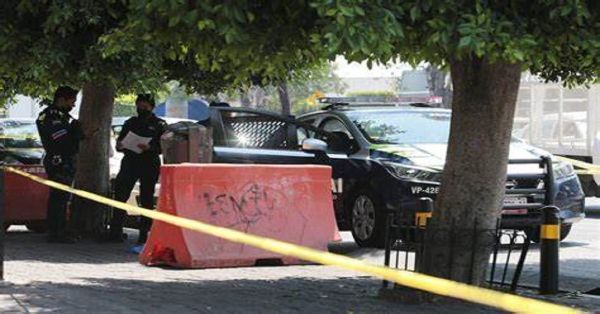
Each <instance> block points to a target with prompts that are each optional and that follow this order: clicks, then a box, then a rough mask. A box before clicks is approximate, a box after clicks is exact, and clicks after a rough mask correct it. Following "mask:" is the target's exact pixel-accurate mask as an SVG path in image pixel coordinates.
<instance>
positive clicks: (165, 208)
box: [140, 164, 340, 268]
mask: <svg viewBox="0 0 600 314" xmlns="http://www.w3.org/2000/svg"><path fill="white" fill-rule="evenodd" d="M158 210H160V211H162V212H165V213H169V214H173V215H177V216H180V217H185V218H190V219H194V220H199V221H202V222H205V223H209V224H213V225H217V226H222V227H227V228H231V229H235V230H239V231H243V232H246V233H250V234H255V235H259V236H264V237H270V238H275V239H278V240H282V241H287V242H291V243H295V244H299V245H304V246H307V247H310V248H314V249H317V250H327V245H328V243H329V242H330V241H332V240H338V239H339V238H340V236H339V233H338V229H337V226H336V221H335V216H334V210H333V201H332V193H331V168H330V167H328V166H316V165H225V164H183V165H165V166H163V167H162V169H161V190H160V197H159V203H158ZM261 262H265V264H267V263H268V264H283V265H290V264H303V263H304V262H303V261H301V260H298V259H296V258H292V257H287V256H283V255H278V254H276V253H272V252H268V251H264V250H261V249H257V248H254V247H251V246H247V245H243V244H238V243H234V242H230V241H227V240H224V239H220V238H216V237H213V236H209V235H205V234H202V233H197V232H194V231H190V230H187V229H182V228H179V227H176V226H173V225H170V224H166V223H163V222H160V221H155V222H154V224H153V226H152V230H151V232H150V237H149V239H148V242H147V243H146V245H145V247H144V250H143V251H142V253H141V254H140V263H142V264H144V265H170V266H174V267H181V268H212V267H236V266H253V265H255V264H257V263H258V264H261Z"/></svg>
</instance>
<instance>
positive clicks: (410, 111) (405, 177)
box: [206, 104, 584, 246]
mask: <svg viewBox="0 0 600 314" xmlns="http://www.w3.org/2000/svg"><path fill="white" fill-rule="evenodd" d="M450 115H451V112H450V111H449V110H445V109H434V108H424V107H421V106H410V105H409V106H393V107H390V106H383V105H380V106H377V105H375V106H374V105H368V106H355V105H347V104H336V105H330V106H327V107H326V108H325V109H324V110H321V111H318V112H313V113H309V114H306V115H303V116H300V117H298V118H293V117H285V116H281V115H278V114H274V113H269V112H262V111H256V110H251V109H244V108H221V107H219V108H211V117H210V119H209V120H210V121H206V123H210V125H211V126H212V128H213V136H214V162H223V163H269V164H273V163H274V164H329V165H331V166H332V168H333V177H332V190H333V199H334V207H335V214H336V219H337V222H338V226H339V228H340V230H350V231H352V235H353V236H354V239H355V241H356V242H357V243H358V244H359V245H360V246H380V245H381V244H382V243H383V236H384V224H385V217H386V215H385V213H386V211H389V210H400V211H401V212H402V211H405V212H406V215H407V217H410V216H411V215H413V214H414V210H415V209H414V208H401V207H402V206H403V205H402V204H408V203H410V201H411V200H417V199H419V198H421V197H431V198H435V196H436V194H437V193H438V190H439V182H440V178H441V172H442V169H443V165H444V161H445V154H446V148H447V142H448V136H449V130H450ZM545 155H549V154H548V153H547V152H544V151H541V150H539V149H536V148H534V147H532V146H529V145H527V144H525V143H523V142H520V141H518V140H514V141H513V143H512V144H511V151H510V159H511V162H514V163H515V164H514V165H509V169H508V171H509V176H508V178H507V193H506V194H507V196H506V198H505V207H504V210H503V217H502V226H503V227H511V228H522V229H524V230H526V231H528V233H529V234H530V238H532V239H533V240H536V238H538V239H539V234H537V230H539V228H538V225H539V224H540V212H539V208H540V207H541V206H542V205H543V204H555V205H556V206H558V207H559V208H560V209H561V212H560V215H561V218H562V223H563V227H562V228H561V233H562V234H561V237H562V238H564V237H566V236H567V234H568V233H569V231H570V229H571V224H572V223H574V222H576V221H578V220H580V219H583V217H584V214H583V209H584V195H583V192H582V190H581V185H580V183H579V181H578V179H577V176H576V175H575V172H574V171H573V167H572V166H571V165H570V164H568V163H563V162H554V163H552V162H549V164H551V166H550V165H549V168H547V169H546V171H547V172H549V173H544V169H543V168H540V165H542V164H543V163H542V159H541V157H542V156H545ZM548 169H550V170H548ZM545 180H546V181H545ZM548 180H549V181H548ZM545 182H547V183H545ZM549 182H552V183H551V184H548V183H549ZM544 185H546V186H548V185H550V186H551V187H550V188H549V189H544ZM539 191H541V193H536V192H539Z"/></svg>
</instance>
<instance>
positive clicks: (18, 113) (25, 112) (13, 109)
mask: <svg viewBox="0 0 600 314" xmlns="http://www.w3.org/2000/svg"><path fill="white" fill-rule="evenodd" d="M80 106H81V93H79V94H78V95H77V101H75V108H73V110H72V111H71V115H72V116H74V117H77V116H78V115H79V107H80ZM42 110H44V106H40V104H39V102H38V101H37V100H36V99H33V98H31V97H27V96H23V95H17V97H15V101H14V102H12V103H10V104H8V105H7V118H37V116H38V114H39V113H40V111H42Z"/></svg>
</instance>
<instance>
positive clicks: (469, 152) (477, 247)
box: [424, 59, 521, 285]
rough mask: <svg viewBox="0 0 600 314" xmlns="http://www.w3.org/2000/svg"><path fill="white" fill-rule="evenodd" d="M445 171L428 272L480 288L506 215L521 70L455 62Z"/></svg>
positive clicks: (430, 230) (475, 61) (477, 61)
mask: <svg viewBox="0 0 600 314" xmlns="http://www.w3.org/2000/svg"><path fill="white" fill-rule="evenodd" d="M450 70H451V75H452V80H453V85H454V95H453V104H452V122H451V132H450V140H449V145H448V152H447V157H446V165H445V167H444V173H443V178H442V182H443V183H442V186H441V189H440V194H439V195H438V197H437V199H436V203H435V211H434V214H433V217H432V220H431V223H430V225H429V226H428V233H427V239H426V253H425V254H426V255H425V264H424V267H425V268H424V271H425V272H426V273H428V274H431V275H434V276H438V277H444V278H450V279H453V280H457V281H460V282H466V283H471V284H476V285H478V284H481V283H482V282H483V280H484V279H485V272H486V269H487V265H488V263H489V256H490V252H491V249H492V245H493V241H494V239H493V230H494V229H495V228H496V223H497V219H498V218H499V216H500V212H501V208H502V203H503V197H504V190H505V182H506V168H507V160H508V152H509V144H510V139H511V130H512V124H513V115H514V110H515V103H516V99H517V92H518V89H519V78H520V75H521V67H520V65H519V64H508V63H500V62H498V63H494V64H490V63H489V62H488V61H487V60H482V59H465V60H460V61H457V60H452V61H451V62H450Z"/></svg>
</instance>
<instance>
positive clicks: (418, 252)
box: [415, 197, 433, 272]
mask: <svg viewBox="0 0 600 314" xmlns="http://www.w3.org/2000/svg"><path fill="white" fill-rule="evenodd" d="M432 214H433V200H432V199H431V198H429V197H422V198H420V199H419V203H418V209H417V212H416V213H415V242H416V243H417V247H416V248H415V271H416V272H420V271H422V269H423V265H422V263H423V253H424V252H423V250H424V247H425V243H424V242H425V229H426V228H427V220H428V219H429V218H431V215H432Z"/></svg>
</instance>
